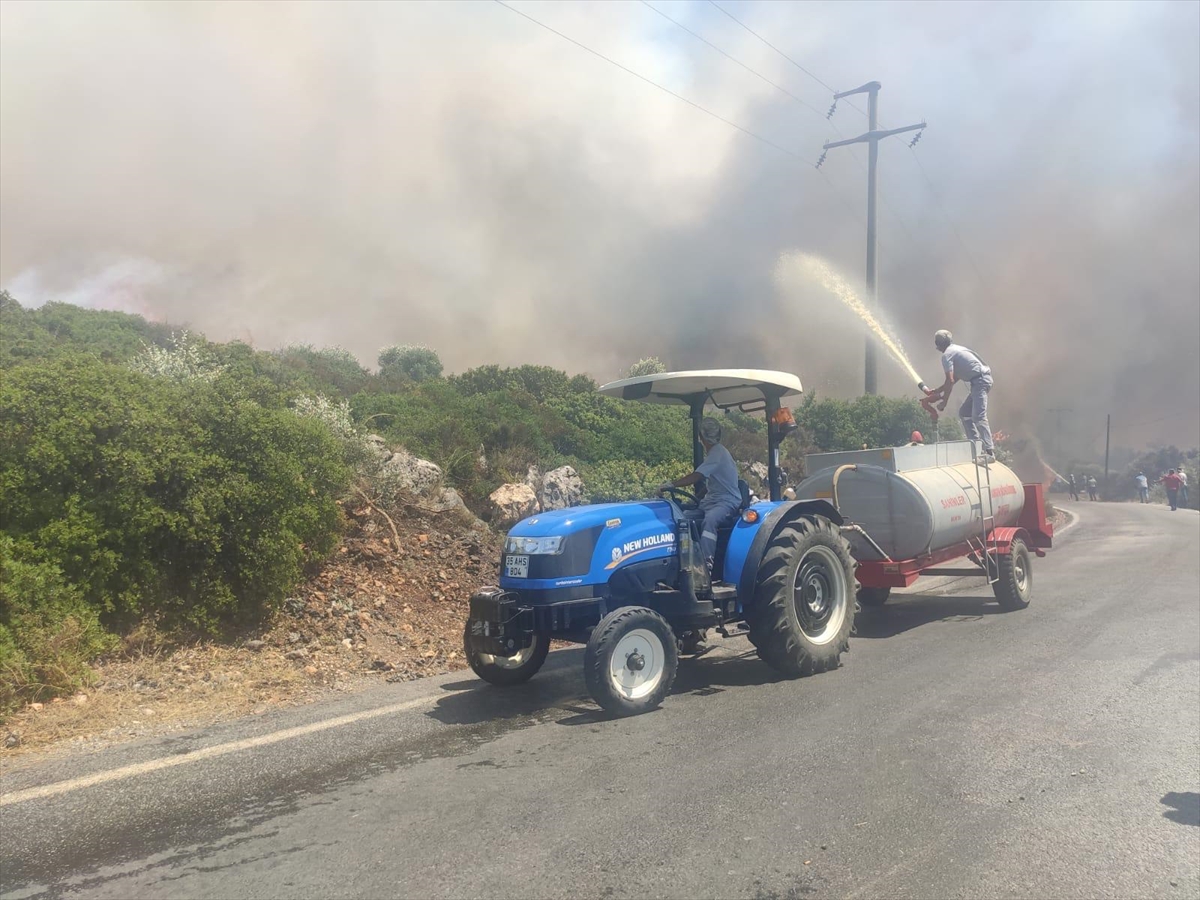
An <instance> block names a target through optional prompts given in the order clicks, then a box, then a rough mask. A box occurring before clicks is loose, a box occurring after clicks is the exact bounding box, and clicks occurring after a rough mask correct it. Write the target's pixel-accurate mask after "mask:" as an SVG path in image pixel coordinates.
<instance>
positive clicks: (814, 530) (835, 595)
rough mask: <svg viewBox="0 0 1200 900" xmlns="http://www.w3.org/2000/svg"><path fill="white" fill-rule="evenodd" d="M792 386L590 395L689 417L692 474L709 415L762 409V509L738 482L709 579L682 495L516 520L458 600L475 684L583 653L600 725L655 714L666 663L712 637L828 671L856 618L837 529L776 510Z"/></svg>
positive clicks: (753, 383)
mask: <svg viewBox="0 0 1200 900" xmlns="http://www.w3.org/2000/svg"><path fill="white" fill-rule="evenodd" d="M801 390H802V389H801V386H800V380H799V379H798V378H796V376H794V375H789V374H787V373H784V372H769V371H764V370H759V369H719V370H712V371H696V372H669V373H664V374H659V375H646V376H641V377H637V378H626V379H624V380H622V381H615V382H612V383H611V384H606V385H604V386H603V387H601V388H600V393H602V394H606V395H608V396H612V397H618V398H621V399H624V400H638V401H641V402H643V403H660V404H671V405H682V406H686V407H688V409H689V411H690V414H691V420H692V445H693V454H694V457H695V459H694V462H695V465H699V464H700V462H701V460H702V459H703V456H704V449H703V446H702V445H701V443H700V422H701V418H702V416H703V414H704V410H705V408H706V407H707V406H708V405H709V404H711V405H712V406H714V407H716V408H717V409H720V410H731V409H736V410H740V411H742V412H746V413H750V412H763V413H765V415H766V418H767V449H768V465H767V470H768V474H767V482H768V485H769V492H770V499H769V500H766V501H761V502H760V501H754V500H753V499H752V498H751V496H750V493H749V490H748V489H747V487H746V483H745V482H741V485H740V486H741V488H742V497H743V503H742V508H741V509H740V510H739V511H738V512H737V514H736V516H735V517H734V518H733V519H732V520H731V521H729V522H727V523H726V524H725V526H724V527H723V528H721V529H720V530H719V533H718V543H717V553H716V558H715V559H714V564H713V570H712V572H711V573H710V572H709V571H708V569H707V567H706V565H705V564H704V561H703V560H702V559H701V557H700V547H699V522H700V520H701V519H702V518H703V516H702V514H701V513H700V512H699V509H698V505H699V504H698V501H697V498H696V495H695V494H692V493H690V492H688V491H686V490H682V489H671V490H670V491H669V492H668V494H667V498H666V499H652V500H641V501H634V502H629V503H602V504H597V505H593V506H576V507H570V508H567V509H560V510H554V511H552V512H543V513H539V514H537V515H534V516H530V517H529V518H526V519H524V520H522V521H521V522H518V523H517V524H516V525H515V526H514V527H513V528H512V529H511V530H510V531H509V533H508V536H507V538H506V540H505V544H504V551H503V556H502V558H501V563H500V583H499V585H498V586H495V587H484V588H482V589H480V590H479V591H478V592H477V593H475V594H474V595H473V596H472V597H471V606H470V613H469V617H468V620H467V624H466V631H465V634H464V646H465V649H466V656H467V660H468V662H469V663H470V665H471V668H472V669H473V670H474V671H475V673H476V674H477V675H479V677H480V678H482V679H484V680H485V681H488V682H490V683H492V684H496V685H514V684H520V683H522V682H524V681H526V680H528V679H529V678H531V677H532V676H533V675H534V674H535V673H536V672H537V671H538V669H540V668H541V666H542V664H543V663H544V662H545V660H546V654H547V653H548V652H549V650H550V641H551V640H552V639H557V640H566V641H574V642H577V643H582V644H586V651H585V653H584V676H585V680H586V682H587V686H588V690H589V692H590V693H591V695H592V697H593V698H594V699H595V701H596V702H597V703H598V704H599V705H600V706H601V707H603V708H604V709H605V710H607V711H608V712H609V713H612V714H614V715H633V714H636V713H640V712H643V711H645V710H647V709H651V708H653V707H655V706H657V705H658V704H659V703H661V702H662V700H663V698H665V697H666V696H667V694H668V693H669V692H670V690H671V685H672V683H673V682H674V680H675V672H676V669H677V667H678V662H679V655H680V653H681V652H683V653H685V654H686V653H687V652H689V650H690V649H691V648H693V647H694V646H695V645H696V644H697V643H698V638H702V637H703V635H704V634H705V633H706V631H707V629H710V628H715V629H716V630H717V631H719V632H720V633H721V634H722V635H724V636H726V637H729V636H733V635H734V634H748V635H749V638H750V641H751V643H753V644H754V646H755V648H756V649H757V650H758V655H759V657H760V658H761V659H762V660H763V661H764V662H766V663H767V664H768V665H769V666H771V667H772V668H774V669H776V670H777V671H778V672H780V673H782V674H783V675H786V676H790V677H796V676H801V675H811V674H814V673H817V672H823V671H826V670H828V669H833V668H836V667H837V666H838V664H839V659H840V657H841V654H842V652H843V651H844V650H846V649H848V642H849V636H850V632H851V629H852V628H853V626H854V615H855V611H856V609H857V604H856V601H855V584H854V565H855V564H854V561H853V559H852V558H851V556H850V547H849V544H848V543H847V541H846V539H845V537H843V534H842V530H841V525H842V518H841V516H840V515H839V514H838V512H837V510H836V509H835V508H834V507H833V505H832V504H831V503H829V502H828V501H826V500H823V499H814V500H803V501H799V502H797V501H794V500H793V501H787V500H782V499H781V493H782V488H783V481H784V476H783V474H782V472H781V471H780V467H779V445H780V441H781V440H783V438H784V437H785V436H786V435H787V434H788V433H789V432H791V431H792V430H794V429H795V427H796V426H795V422H794V420H793V418H792V415H791V410H790V409H789V408H788V407H787V406H784V405H783V404H782V403H781V401H782V400H784V399H785V398H787V397H791V396H795V395H798V394H800V393H801ZM680 474H683V473H680Z"/></svg>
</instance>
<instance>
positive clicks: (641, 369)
mask: <svg viewBox="0 0 1200 900" xmlns="http://www.w3.org/2000/svg"><path fill="white" fill-rule="evenodd" d="M665 371H667V366H666V363H664V362H663V361H662V360H661V359H659V358H658V357H657V356H647V357H646V358H645V359H639V360H638V361H637V362H635V363H634V364H633V365H632V366H630V367H629V368H628V369H627V370H626V372H625V375H624V376H623V377H624V378H638V377H639V376H642V375H658V374H660V373H662V372H665Z"/></svg>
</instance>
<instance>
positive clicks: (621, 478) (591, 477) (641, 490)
mask: <svg viewBox="0 0 1200 900" xmlns="http://www.w3.org/2000/svg"><path fill="white" fill-rule="evenodd" d="M691 470H692V464H691V461H690V460H688V461H683V460H676V461H672V462H665V463H657V464H655V465H650V464H647V463H644V462H639V461H637V460H628V459H617V460H609V461H607V462H602V463H595V464H593V465H586V466H583V467H582V470H581V471H580V473H579V474H580V477H582V478H583V485H584V490H585V491H586V492H587V496H588V502H590V503H607V502H615V501H620V500H647V499H649V498H651V497H653V496H655V492H656V491H657V490H658V487H659V485H661V484H665V483H666V482H668V481H674V480H675V479H676V478H678V477H679V476H681V475H686V474H687V473H688V472H690V471H691Z"/></svg>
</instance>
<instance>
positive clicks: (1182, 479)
mask: <svg viewBox="0 0 1200 900" xmlns="http://www.w3.org/2000/svg"><path fill="white" fill-rule="evenodd" d="M1175 474H1176V475H1178V476H1179V505H1180V506H1182V507H1183V508H1184V509H1187V505H1188V488H1187V472H1185V471H1183V469H1182V468H1180V470H1179V471H1178V472H1176V473H1175Z"/></svg>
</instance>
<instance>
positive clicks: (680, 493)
mask: <svg viewBox="0 0 1200 900" xmlns="http://www.w3.org/2000/svg"><path fill="white" fill-rule="evenodd" d="M658 493H659V495H660V496H661V495H662V494H670V495H671V499H673V500H675V502H676V503H678V504H679V505H680V506H681V507H682V508H683V509H699V508H700V501H699V500H697V499H696V495H695V494H693V493H692V492H691V491H687V490H684V489H683V488H677V487H664V488H660V489H659V492H658Z"/></svg>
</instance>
